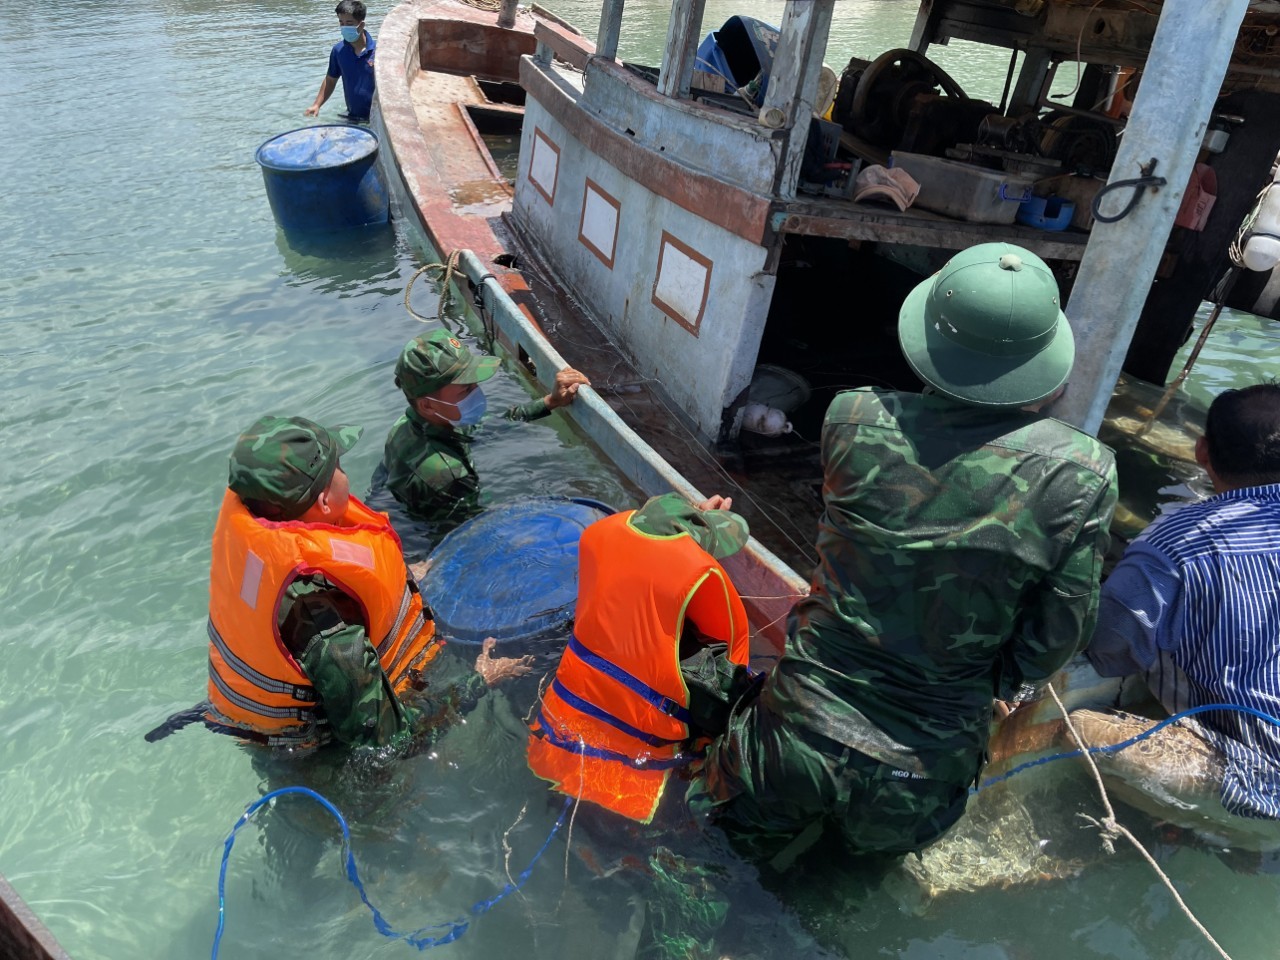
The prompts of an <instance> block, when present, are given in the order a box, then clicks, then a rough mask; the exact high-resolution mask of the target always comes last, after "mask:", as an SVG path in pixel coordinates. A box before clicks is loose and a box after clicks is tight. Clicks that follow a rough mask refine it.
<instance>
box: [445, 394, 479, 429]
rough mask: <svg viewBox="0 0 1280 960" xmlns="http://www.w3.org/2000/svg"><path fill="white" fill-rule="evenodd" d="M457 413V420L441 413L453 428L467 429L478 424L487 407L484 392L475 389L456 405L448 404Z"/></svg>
mask: <svg viewBox="0 0 1280 960" xmlns="http://www.w3.org/2000/svg"><path fill="white" fill-rule="evenodd" d="M449 406H452V407H453V408H454V409H455V410H457V411H458V416H457V418H456V419H455V418H453V417H451V416H449V415H448V414H447V413H442V414H441V416H443V417H444V418H445V419H446V420H448V421H449V422H450V423H452V424H453V425H454V426H455V427H469V426H471V425H472V424H473V423H479V422H480V418H481V417H483V416H484V411H485V409H486V408H487V407H488V406H489V401H488V400H486V399H485V395H484V391H483V390H481V389H480V388H479V387H476V388H475V389H474V390H472V391H471V392H470V393H468V394H467V395H466V396H465V397H463V398H462V399H461V400H459V401H458V402H457V403H454V404H449Z"/></svg>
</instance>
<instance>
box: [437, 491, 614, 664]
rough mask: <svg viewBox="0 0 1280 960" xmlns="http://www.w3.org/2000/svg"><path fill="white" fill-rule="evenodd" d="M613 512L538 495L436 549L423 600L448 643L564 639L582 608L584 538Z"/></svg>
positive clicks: (492, 511) (480, 520)
mask: <svg viewBox="0 0 1280 960" xmlns="http://www.w3.org/2000/svg"><path fill="white" fill-rule="evenodd" d="M612 512H613V510H612V508H611V507H608V506H606V505H605V504H603V503H599V502H598V501H595V500H586V499H572V500H571V499H568V498H565V497H537V498H534V499H529V500H517V501H515V502H513V503H504V504H501V505H499V506H495V507H490V508H489V509H488V510H486V511H485V512H484V513H482V514H480V516H478V517H475V518H474V519H472V520H468V521H467V522H466V523H464V524H463V525H462V526H460V527H458V529H456V530H454V531H453V532H452V533H450V534H449V535H448V536H447V537H445V538H444V539H443V540H441V541H440V543H439V544H437V546H436V548H435V549H434V550H433V551H431V558H430V559H431V567H430V569H428V570H427V575H426V576H425V577H423V578H422V583H421V586H422V595H423V597H424V599H425V600H426V602H427V603H428V604H430V606H431V609H432V610H433V611H434V612H435V618H436V631H437V633H438V634H439V635H440V636H442V637H444V638H445V639H446V640H449V641H453V642H455V643H463V644H479V643H483V642H484V639H485V638H486V637H494V638H496V639H497V640H498V641H500V643H501V644H502V645H504V646H505V645H507V644H510V643H514V642H523V641H530V640H541V639H549V638H555V639H556V640H557V641H563V640H564V639H565V638H567V636H568V634H569V631H570V629H572V626H573V615H574V610H575V609H576V608H577V604H578V540H579V538H581V536H582V531H583V530H585V529H586V528H587V527H588V526H589V525H590V524H592V523H595V522H596V521H597V520H599V519H601V518H602V517H606V516H608V515H609V514H611V513H612Z"/></svg>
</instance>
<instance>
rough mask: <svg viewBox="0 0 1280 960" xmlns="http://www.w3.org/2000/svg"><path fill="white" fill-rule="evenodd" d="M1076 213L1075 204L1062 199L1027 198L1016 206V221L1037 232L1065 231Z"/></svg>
mask: <svg viewBox="0 0 1280 960" xmlns="http://www.w3.org/2000/svg"><path fill="white" fill-rule="evenodd" d="M1075 212H1076V205H1075V202H1074V201H1072V200H1064V199H1063V198H1062V197H1034V196H1033V197H1027V198H1026V199H1025V200H1023V201H1022V203H1021V204H1019V205H1018V214H1017V216H1016V218H1015V219H1016V220H1017V221H1018V222H1019V223H1025V224H1026V225H1027V226H1028V227H1035V228H1036V229H1037V230H1065V229H1067V227H1069V226H1070V225H1071V217H1072V215H1074V214H1075Z"/></svg>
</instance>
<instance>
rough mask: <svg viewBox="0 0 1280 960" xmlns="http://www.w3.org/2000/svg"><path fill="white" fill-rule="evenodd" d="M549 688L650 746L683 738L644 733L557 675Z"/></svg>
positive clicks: (675, 741) (580, 708) (582, 710)
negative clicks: (670, 738)
mask: <svg viewBox="0 0 1280 960" xmlns="http://www.w3.org/2000/svg"><path fill="white" fill-rule="evenodd" d="M551 689H552V690H554V691H555V692H556V695H557V696H558V697H559V698H560V699H561V700H563V701H564V702H565V703H567V704H568V705H569V706H571V707H573V708H574V709H575V710H577V711H578V712H579V713H585V714H587V716H590V717H595V718H596V719H597V720H600V721H603V722H604V723H607V724H609V726H611V727H613V728H614V729H615V730H621V731H622V732H623V733H625V734H626V735H627V736H629V737H635V738H636V739H637V740H643V741H644V742H645V743H647V744H649V745H650V746H653V747H665V746H672V745H674V744H677V743H683V742H684V738H681V739H679V740H665V739H663V738H662V737H658V736H654V735H653V734H652V733H646V732H645V731H643V730H638V729H636V728H635V727H633V726H632V725H631V724H629V723H627V722H626V721H625V720H621V719H619V718H618V717H615V716H614V715H613V714H611V713H610V712H609V711H608V710H605V709H604V708H603V707H598V706H596V705H595V704H594V703H592V702H591V701H590V700H587V699H586V698H584V697H580V696H578V695H577V694H576V693H574V692H573V691H572V690H570V689H569V688H568V687H566V686H565V685H564V684H563V683H561V682H560V678H559V677H556V678H555V679H554V680H552V681H551ZM539 716H541V711H539ZM544 726H545V724H544ZM618 756H622V754H618Z"/></svg>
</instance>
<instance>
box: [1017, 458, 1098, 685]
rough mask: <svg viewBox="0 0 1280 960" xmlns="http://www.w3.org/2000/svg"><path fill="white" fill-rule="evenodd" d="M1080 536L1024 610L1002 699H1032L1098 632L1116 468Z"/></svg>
mask: <svg viewBox="0 0 1280 960" xmlns="http://www.w3.org/2000/svg"><path fill="white" fill-rule="evenodd" d="M1098 487H1099V490H1098V494H1097V496H1095V498H1094V500H1093V502H1092V504H1091V506H1090V507H1089V508H1088V509H1086V511H1085V517H1084V521H1083V523H1082V524H1081V528H1080V532H1079V534H1078V535H1077V537H1076V539H1075V541H1074V542H1073V543H1072V545H1071V548H1070V549H1069V550H1068V551H1067V553H1066V554H1065V555H1064V556H1063V558H1062V560H1061V561H1060V562H1059V564H1058V566H1057V567H1056V568H1055V569H1054V570H1053V571H1052V572H1051V573H1050V574H1049V576H1047V577H1046V578H1045V579H1044V580H1043V581H1041V583H1040V584H1039V585H1038V587H1037V589H1036V592H1035V593H1034V594H1033V595H1032V597H1031V598H1030V599H1029V601H1028V603H1027V605H1026V606H1025V607H1024V612H1023V616H1022V619H1021V630H1020V631H1019V632H1017V633H1015V637H1016V638H1017V639H1016V640H1015V642H1014V644H1013V646H1012V649H1011V650H1010V651H1009V655H1008V656H1007V657H1006V658H1005V659H1006V664H1005V667H1006V669H1004V670H1002V671H1001V683H1000V689H999V690H998V691H997V692H996V696H997V697H998V698H999V699H1001V700H1013V701H1019V700H1026V699H1029V698H1031V697H1032V696H1033V695H1034V694H1035V691H1036V690H1037V689H1038V688H1039V687H1040V686H1042V685H1043V684H1044V683H1045V682H1046V681H1048V679H1049V678H1050V677H1052V676H1053V675H1054V674H1055V673H1056V672H1057V671H1059V670H1060V669H1062V667H1063V666H1065V665H1066V663H1067V661H1068V660H1070V659H1071V658H1072V657H1073V656H1074V655H1075V654H1076V653H1077V652H1079V651H1080V650H1082V649H1083V648H1084V646H1085V645H1086V644H1087V643H1088V641H1089V637H1090V636H1092V634H1093V627H1094V623H1095V622H1096V621H1097V618H1098V595H1099V593H1100V590H1101V586H1100V585H1101V581H1102V561H1103V557H1105V556H1106V552H1107V547H1108V545H1109V543H1110V532H1109V531H1110V528H1111V517H1112V514H1114V513H1115V509H1116V499H1117V495H1118V488H1117V483H1116V474H1115V470H1114V468H1113V469H1112V471H1111V473H1110V476H1109V477H1108V478H1107V479H1106V480H1104V481H1101V482H1100V483H1099V484H1098Z"/></svg>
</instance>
